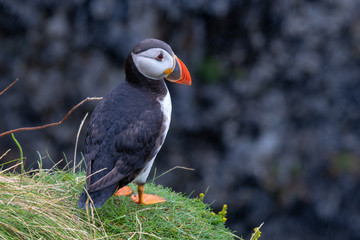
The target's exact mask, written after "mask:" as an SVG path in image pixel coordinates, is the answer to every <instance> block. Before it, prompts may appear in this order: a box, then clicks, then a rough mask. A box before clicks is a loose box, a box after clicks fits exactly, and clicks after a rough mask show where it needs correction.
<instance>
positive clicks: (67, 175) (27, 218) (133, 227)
mask: <svg viewBox="0 0 360 240" xmlns="http://www.w3.org/2000/svg"><path fill="white" fill-rule="evenodd" d="M84 182H85V176H84V173H73V172H71V171H52V172H49V171H46V170H39V171H35V172H32V173H27V174H10V173H1V172H0V238H1V239H51V238H55V239H59V238H61V239H114V238H115V239H131V238H133V239H241V238H239V237H237V236H236V235H234V234H233V233H232V232H231V231H230V230H229V229H227V228H226V227H225V225H224V221H225V220H226V218H225V216H224V215H225V214H224V212H222V213H221V212H220V213H219V214H215V213H214V212H212V211H211V209H210V207H209V205H207V204H205V203H203V201H202V199H201V198H202V197H199V198H195V199H190V198H188V197H186V196H184V195H182V194H180V193H175V192H173V191H172V190H171V189H169V188H164V187H162V186H160V185H157V186H156V185H155V184H153V183H148V184H146V192H148V193H154V194H157V195H159V196H163V197H165V198H166V199H167V202H166V203H163V204H157V205H151V206H139V205H137V204H135V203H133V202H132V201H131V200H130V199H129V197H115V196H113V197H112V198H111V199H110V200H109V201H108V202H107V203H106V204H105V205H104V206H103V207H101V208H99V209H87V210H80V209H78V208H77V199H78V196H79V194H80V191H81V189H82V187H83V185H84ZM131 187H132V188H133V189H136V187H135V186H131ZM225 212H226V209H225Z"/></svg>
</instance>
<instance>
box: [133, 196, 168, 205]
mask: <svg viewBox="0 0 360 240" xmlns="http://www.w3.org/2000/svg"><path fill="white" fill-rule="evenodd" d="M131 199H132V200H133V201H134V202H135V203H137V204H143V205H151V204H156V203H164V202H166V199H165V198H163V197H160V196H157V195H154V194H145V193H143V195H142V200H141V199H140V200H139V194H134V195H131Z"/></svg>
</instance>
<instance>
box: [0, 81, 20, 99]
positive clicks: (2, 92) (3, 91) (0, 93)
mask: <svg viewBox="0 0 360 240" xmlns="http://www.w3.org/2000/svg"><path fill="white" fill-rule="evenodd" d="M17 81H19V79H18V78H17V79H15V81H13V82H12V83H11V84H10V85H9V86H7V87H6V88H5V89H4V90H2V91H1V92H0V96H1V95H2V94H4V93H5V92H6V91H7V90H8V89H9V88H11V87H12V86H13V85H14V84H15V83H16V82H17Z"/></svg>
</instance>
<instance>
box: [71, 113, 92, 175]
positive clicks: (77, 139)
mask: <svg viewBox="0 0 360 240" xmlns="http://www.w3.org/2000/svg"><path fill="white" fill-rule="evenodd" d="M88 114H89V113H86V114H85V117H84V118H83V120H82V121H81V123H80V127H79V130H78V132H77V135H76V142H75V149H74V167H73V171H74V173H75V169H76V153H77V146H78V142H79V136H80V132H81V129H82V127H83V125H84V122H85V120H86V118H87V116H88Z"/></svg>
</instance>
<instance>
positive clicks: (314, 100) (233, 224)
mask: <svg viewBox="0 0 360 240" xmlns="http://www.w3.org/2000/svg"><path fill="white" fill-rule="evenodd" d="M359 13H360V2H359V1H358V0H342V1H336V0H323V1H310V0H308V1H305V0H303V1H300V0H274V1H256V0H254V1H241V0H239V1H235V0H214V1H205V0H182V1H177V0H154V1H150V0H148V1H140V0H132V1H130V0H128V1H116V0H89V1H86V0H67V1H60V0H59V1H58V0H45V1H43V0H32V1H21V0H0V90H2V89H4V88H5V87H6V86H7V85H8V84H10V83H11V82H12V81H13V80H15V79H16V78H19V80H20V81H19V82H18V83H17V84H16V85H15V86H13V87H12V88H11V89H10V90H9V91H7V92H6V93H5V94H3V95H2V96H0V112H1V117H0V132H4V131H6V130H9V129H14V128H18V127H24V126H34V125H41V124H45V123H49V122H55V121H59V120H61V119H62V117H63V116H64V115H65V114H66V113H67V111H68V110H69V109H71V107H73V106H74V105H75V104H77V103H78V102H80V101H81V100H82V99H84V98H86V97H88V96H103V95H104V94H106V93H107V92H108V91H110V90H111V89H112V88H114V87H115V86H116V85H117V84H118V83H119V82H121V81H123V79H124V73H123V70H124V69H123V65H124V60H125V58H126V56H127V54H128V53H129V51H130V50H131V49H132V47H133V46H134V45H135V44H136V43H138V42H139V41H140V40H142V39H144V38H148V37H155V38H159V39H162V40H164V41H166V42H168V43H169V44H170V45H171V46H172V48H173V50H174V51H175V53H176V54H177V55H178V56H179V57H180V58H181V59H182V60H183V61H184V62H185V63H186V65H187V66H188V68H189V70H190V72H191V74H192V78H193V86H191V87H187V86H181V85H178V84H171V83H170V84H168V86H169V88H170V91H171V94H172V100H173V117H172V126H171V128H170V131H169V134H168V138H167V141H166V143H165V145H164V147H163V149H162V150H161V152H160V153H159V156H158V159H157V161H156V163H155V167H156V175H157V176H158V175H160V174H161V173H162V172H164V171H166V170H168V169H170V168H172V167H174V166H177V165H178V166H185V167H192V168H195V171H186V170H181V169H176V170H174V171H172V172H170V173H168V174H166V175H164V176H162V177H160V178H159V179H157V182H158V183H161V184H163V185H165V186H169V187H172V188H174V189H175V190H176V191H180V192H186V193H187V194H190V193H191V192H193V193H192V195H191V196H193V197H196V196H198V194H199V193H200V192H205V191H206V189H207V188H208V191H207V194H206V197H205V200H206V201H207V202H209V203H212V205H211V206H212V207H213V208H215V210H219V209H220V208H221V207H222V205H223V204H224V203H226V204H228V206H229V215H228V221H227V224H228V226H229V228H231V229H232V230H234V231H237V234H238V235H239V236H243V237H246V238H249V234H250V232H251V231H252V228H254V227H256V226H259V225H260V224H261V223H262V222H265V224H264V226H263V228H262V232H263V239H295V240H297V239H299V240H300V239H307V240H312V239H332V240H336V239H348V240H351V239H360V14H359ZM95 104H96V102H91V103H86V104H85V105H83V106H82V107H81V108H80V109H78V110H77V111H75V112H74V113H73V114H72V115H71V116H70V117H69V118H68V120H67V121H66V122H65V123H64V124H62V125H61V126H58V127H52V128H48V129H44V130H39V131H33V132H22V133H17V134H16V137H17V139H18V140H19V142H20V143H21V145H22V147H23V148H24V152H25V153H24V154H25V156H26V157H27V168H30V167H36V165H35V164H32V162H36V161H38V159H39V155H40V156H43V157H45V158H44V159H43V161H44V166H45V167H48V168H50V167H51V166H52V165H53V162H57V161H59V160H60V159H64V158H65V157H66V159H67V160H68V161H71V160H72V159H73V154H74V146H75V139H76V133H77V130H78V128H79V124H80V122H81V119H82V118H83V117H84V115H85V113H86V112H91V111H92V110H93V108H94V106H95ZM83 132H85V131H84V130H83ZM83 139H84V133H82V134H81V136H80V143H79V153H78V159H79V158H80V157H81V156H80V151H81V149H82V148H83ZM9 148H11V149H12V150H11V152H10V153H9V154H8V155H7V156H6V158H5V159H3V161H9V160H12V159H16V158H18V156H19V155H18V151H17V148H16V146H15V144H14V143H13V141H12V140H11V137H9V136H6V137H3V138H1V139H0V155H1V154H2V153H4V152H5V151H6V150H7V149H9ZM65 165H66V163H64V162H63V163H61V164H60V167H63V166H65ZM152 176H153V175H152V174H151V175H150V177H149V178H152Z"/></svg>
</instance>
